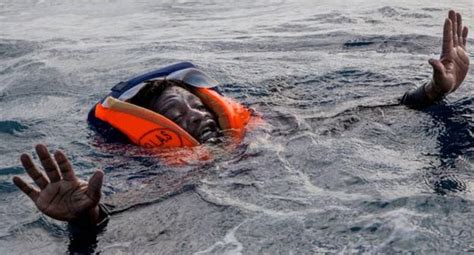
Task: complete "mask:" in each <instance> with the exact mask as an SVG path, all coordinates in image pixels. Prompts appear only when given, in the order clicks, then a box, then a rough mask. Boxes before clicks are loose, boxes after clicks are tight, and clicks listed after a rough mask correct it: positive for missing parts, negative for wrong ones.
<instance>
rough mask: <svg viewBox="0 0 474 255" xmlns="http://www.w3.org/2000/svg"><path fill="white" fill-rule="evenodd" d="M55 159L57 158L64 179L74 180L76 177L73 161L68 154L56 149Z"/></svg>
mask: <svg viewBox="0 0 474 255" xmlns="http://www.w3.org/2000/svg"><path fill="white" fill-rule="evenodd" d="M54 159H56V162H57V163H58V166H59V169H60V170H61V174H62V176H63V179H64V180H66V181H73V180H75V179H76V175H75V174H74V170H73V169H72V165H71V162H70V161H69V160H68V159H67V157H66V155H64V153H63V152H62V151H56V152H55V153H54Z"/></svg>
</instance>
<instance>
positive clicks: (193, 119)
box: [186, 109, 208, 135]
mask: <svg viewBox="0 0 474 255" xmlns="http://www.w3.org/2000/svg"><path fill="white" fill-rule="evenodd" d="M188 116H189V118H188V121H187V123H186V126H187V127H188V132H190V133H191V134H193V135H199V134H198V131H199V128H200V126H201V123H202V122H203V121H204V120H205V119H206V118H207V116H208V113H206V112H203V111H199V110H194V109H191V110H189V112H188Z"/></svg>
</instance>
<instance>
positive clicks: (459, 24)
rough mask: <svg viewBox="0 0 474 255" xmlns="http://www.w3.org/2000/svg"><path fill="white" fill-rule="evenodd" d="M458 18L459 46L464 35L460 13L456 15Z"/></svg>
mask: <svg viewBox="0 0 474 255" xmlns="http://www.w3.org/2000/svg"><path fill="white" fill-rule="evenodd" d="M456 18H457V20H456V21H457V24H458V26H457V29H456V31H457V32H458V34H457V37H458V41H459V44H461V35H462V16H461V14H460V13H456Z"/></svg>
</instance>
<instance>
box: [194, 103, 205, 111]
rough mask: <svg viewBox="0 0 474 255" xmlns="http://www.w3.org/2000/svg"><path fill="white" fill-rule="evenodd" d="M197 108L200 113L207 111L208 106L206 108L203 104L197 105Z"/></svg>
mask: <svg viewBox="0 0 474 255" xmlns="http://www.w3.org/2000/svg"><path fill="white" fill-rule="evenodd" d="M195 108H196V109H198V110H200V111H207V108H206V106H204V105H203V104H200V105H196V107H195Z"/></svg>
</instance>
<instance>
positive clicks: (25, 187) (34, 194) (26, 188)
mask: <svg viewBox="0 0 474 255" xmlns="http://www.w3.org/2000/svg"><path fill="white" fill-rule="evenodd" d="M13 183H14V184H15V185H16V186H17V187H18V188H19V189H20V190H21V191H23V193H25V194H26V195H27V196H28V197H30V198H31V200H33V202H36V200H37V199H38V197H39V191H38V190H37V189H35V188H33V187H32V186H31V185H29V184H27V183H26V182H25V181H23V179H21V178H20V177H18V176H14V177H13Z"/></svg>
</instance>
